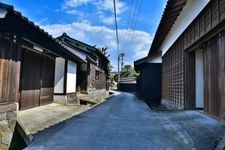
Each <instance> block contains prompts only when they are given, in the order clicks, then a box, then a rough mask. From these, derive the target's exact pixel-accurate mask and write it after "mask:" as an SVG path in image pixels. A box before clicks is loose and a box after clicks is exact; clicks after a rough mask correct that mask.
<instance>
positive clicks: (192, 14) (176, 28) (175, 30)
mask: <svg viewBox="0 0 225 150" xmlns="http://www.w3.org/2000/svg"><path fill="white" fill-rule="evenodd" d="M208 2H209V0H188V1H187V3H186V5H185V6H184V8H183V10H182V12H181V13H180V15H179V16H178V18H177V20H176V21H175V23H174V25H173V27H172V28H171V30H170V32H169V34H168V35H167V37H166V38H165V40H164V41H163V43H162V45H161V47H160V50H161V51H162V56H163V55H164V54H165V53H166V52H167V51H168V49H169V48H170V47H171V46H172V45H173V43H174V42H175V41H176V40H177V38H178V37H179V36H180V35H181V34H182V33H183V31H184V30H185V29H186V28H187V27H188V25H189V24H190V23H191V22H192V21H193V20H194V19H195V18H196V17H197V15H198V14H199V13H200V12H201V11H202V9H203V8H204V7H205V6H206V4H207V3H208Z"/></svg>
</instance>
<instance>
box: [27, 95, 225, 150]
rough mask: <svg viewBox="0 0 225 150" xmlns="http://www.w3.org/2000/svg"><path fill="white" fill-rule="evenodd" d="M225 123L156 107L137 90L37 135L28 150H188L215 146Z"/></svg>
mask: <svg viewBox="0 0 225 150" xmlns="http://www.w3.org/2000/svg"><path fill="white" fill-rule="evenodd" d="M223 134H225V126H224V125H223V124H222V123H220V122H218V121H216V120H213V119H211V118H209V117H207V116H205V115H203V114H201V113H199V112H195V111H161V112H159V111H151V110H150V109H149V107H148V106H147V105H146V104H145V103H144V102H143V101H141V100H139V99H137V98H136V97H135V96H134V95H133V94H129V93H121V94H120V95H117V96H113V97H111V98H109V99H108V101H106V102H105V103H103V104H101V105H99V106H97V107H95V108H93V109H91V110H89V111H87V112H85V113H83V114H80V115H79V116H76V117H74V118H72V119H70V120H67V121H65V122H63V123H60V124H59V125H56V126H54V127H51V128H49V129H46V130H44V131H42V132H40V133H38V134H36V135H34V140H33V141H32V143H31V144H30V145H29V146H28V147H27V149H28V150H160V149H162V150H165V149H167V150H170V149H171V150H174V149H175V150H176V149H177V150H185V149H188V150H189V149H202V150H207V149H209V150H211V149H213V148H214V146H215V144H216V142H217V140H218V139H219V137H222V135H223Z"/></svg>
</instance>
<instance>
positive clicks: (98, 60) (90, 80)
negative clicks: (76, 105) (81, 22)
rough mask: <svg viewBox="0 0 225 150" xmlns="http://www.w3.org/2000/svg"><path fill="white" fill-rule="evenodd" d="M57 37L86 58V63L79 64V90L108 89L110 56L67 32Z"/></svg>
mask: <svg viewBox="0 0 225 150" xmlns="http://www.w3.org/2000/svg"><path fill="white" fill-rule="evenodd" d="M57 39H58V40H59V41H60V42H62V43H63V44H64V45H65V46H66V47H69V48H71V49H72V50H73V52H74V53H76V54H77V55H80V56H82V57H84V58H85V60H86V62H85V63H81V64H80V65H79V66H78V74H77V90H79V91H81V92H82V91H86V92H89V91H93V90H95V91H96V90H101V89H104V90H106V89H108V85H107V80H109V77H110V74H109V67H110V64H109V60H108V58H107V57H106V56H105V55H104V54H103V52H102V51H101V50H100V49H97V48H96V47H95V46H90V45H88V44H86V43H83V42H80V41H78V40H76V39H73V38H71V37H70V36H68V35H67V34H66V33H63V34H62V35H61V36H60V37H58V38H57Z"/></svg>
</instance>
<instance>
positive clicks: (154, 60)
mask: <svg viewBox="0 0 225 150" xmlns="http://www.w3.org/2000/svg"><path fill="white" fill-rule="evenodd" d="M148 63H162V57H161V56H159V57H156V58H154V59H152V60H150V61H149V62H148Z"/></svg>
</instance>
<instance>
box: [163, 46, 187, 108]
mask: <svg viewBox="0 0 225 150" xmlns="http://www.w3.org/2000/svg"><path fill="white" fill-rule="evenodd" d="M180 46H182V45H181V44H180V45H174V46H173V47H172V50H170V51H168V52H167V53H166V55H165V56H164V57H163V63H162V65H163V69H162V98H163V99H165V100H169V101H170V102H171V103H174V104H176V105H177V106H179V107H181V108H183V107H184V82H183V80H184V79H183V71H184V70H183V65H184V62H183V51H181V50H180Z"/></svg>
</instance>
